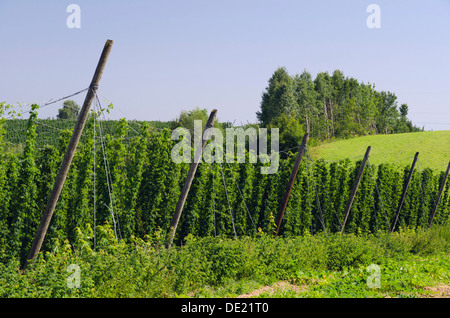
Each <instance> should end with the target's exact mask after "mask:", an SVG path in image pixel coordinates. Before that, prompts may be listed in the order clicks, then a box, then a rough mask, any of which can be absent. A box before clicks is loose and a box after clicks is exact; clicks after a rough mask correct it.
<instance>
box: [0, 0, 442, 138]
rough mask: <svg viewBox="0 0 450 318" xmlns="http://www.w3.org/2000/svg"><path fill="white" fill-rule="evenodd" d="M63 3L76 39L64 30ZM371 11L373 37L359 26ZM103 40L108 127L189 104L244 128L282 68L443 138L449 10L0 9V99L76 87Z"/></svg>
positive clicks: (35, 97)
mask: <svg viewBox="0 0 450 318" xmlns="http://www.w3.org/2000/svg"><path fill="white" fill-rule="evenodd" d="M71 3H75V4H78V5H79V6H80V8H81V28H79V29H70V28H68V27H67V25H66V19H67V17H68V16H69V15H70V13H67V12H66V8H67V6H68V5H69V4H71ZM371 3H375V4H378V5H379V6H380V8H381V28H379V29H369V28H368V27H367V25H366V19H367V17H368V16H369V15H370V13H368V12H366V8H367V6H368V5H369V4H371ZM106 39H112V40H114V45H113V48H112V51H111V55H110V57H109V60H108V64H107V66H106V69H105V72H104V75H103V78H102V81H101V83H100V88H99V96H100V97H101V98H102V99H103V100H108V101H111V102H113V104H114V106H115V109H114V111H113V113H112V115H111V116H112V117H113V118H120V117H126V118H128V119H140V120H170V119H175V118H176V117H177V116H178V115H179V113H180V111H181V110H183V109H192V108H193V107H195V106H199V107H201V108H207V109H208V110H211V109H212V108H217V109H218V118H219V120H220V121H231V122H233V121H235V123H236V124H239V123H246V122H256V115H255V113H256V111H257V110H258V109H259V106H260V102H261V94H262V93H263V91H264V89H265V87H266V86H267V80H268V79H269V78H270V76H271V75H272V73H273V72H274V71H275V69H276V68H277V67H280V66H284V67H286V69H287V70H288V72H289V73H290V74H292V75H294V74H296V73H301V72H303V70H305V69H306V70H307V71H309V72H310V73H311V74H312V75H313V76H315V75H316V74H317V73H318V72H322V71H328V72H329V73H332V72H333V71H334V70H335V69H340V70H342V71H343V72H344V74H345V75H346V76H351V77H355V78H357V79H358V80H359V81H364V82H366V83H367V82H370V83H374V84H375V86H376V89H377V90H388V91H391V92H394V93H395V94H396V95H397V97H398V102H399V105H400V104H401V103H408V105H409V109H410V114H409V118H410V119H412V120H413V122H414V123H415V124H416V125H419V126H423V125H424V126H425V128H426V129H433V130H440V129H450V62H449V59H450V1H449V0H430V1H403V0H397V1H378V0H370V1H364V0H341V1H336V0H334V1H332V0H330V1H326V0H322V1H300V0H295V1H294V0H290V1H287V0H277V1H268V0H259V1H257V0H240V1H235V0H228V1H225V0H222V1H216V0H208V1H207V0H203V1H197V0H195V1H194V0H184V1H173V0H166V1H154V0H150V1H136V0H132V1H112V0H109V1H78V0H71V1H61V0H59V1H22V0H18V1H10V0H6V1H5V0H0V45H1V50H0V73H1V76H0V101H6V102H7V103H12V104H15V103H18V102H25V103H32V102H37V103H43V102H46V101H48V100H49V99H51V98H59V97H62V96H66V95H68V94H70V93H73V92H76V91H78V90H81V89H83V88H86V87H87V86H88V85H89V83H90V80H91V78H92V74H93V72H94V69H95V66H96V64H97V61H98V58H99V55H100V53H101V50H102V48H103V45H104V42H105V41H106ZM83 98H84V94H82V96H77V98H76V100H77V101H78V102H79V103H80V104H81V103H82V101H83ZM58 107H59V105H54V107H47V108H45V109H42V110H41V112H40V117H54V116H56V113H57V109H58ZM424 123H434V124H424Z"/></svg>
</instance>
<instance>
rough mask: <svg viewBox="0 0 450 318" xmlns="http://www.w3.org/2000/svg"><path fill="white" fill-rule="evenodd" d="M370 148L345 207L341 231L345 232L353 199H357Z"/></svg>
mask: <svg viewBox="0 0 450 318" xmlns="http://www.w3.org/2000/svg"><path fill="white" fill-rule="evenodd" d="M370 149H371V148H370V146H369V147H367V150H366V154H365V155H364V159H363V161H362V163H361V166H360V167H359V171H358V174H357V176H356V180H355V183H354V185H353V189H352V192H351V193H350V198H349V199H348V202H347V207H346V208H345V217H344V223H343V224H342V228H341V233H344V228H345V223H347V218H348V215H349V213H350V210H351V209H352V205H353V200H354V199H355V195H356V191H357V190H358V187H359V183H360V181H361V177H362V175H363V172H364V167H365V166H366V162H367V159H369V153H370Z"/></svg>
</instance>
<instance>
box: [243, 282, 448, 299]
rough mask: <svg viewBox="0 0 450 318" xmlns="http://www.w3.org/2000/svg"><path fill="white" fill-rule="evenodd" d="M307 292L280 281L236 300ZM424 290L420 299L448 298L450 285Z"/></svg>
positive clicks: (304, 287)
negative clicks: (290, 292) (283, 293)
mask: <svg viewBox="0 0 450 318" xmlns="http://www.w3.org/2000/svg"><path fill="white" fill-rule="evenodd" d="M307 290H308V286H297V285H294V284H291V283H289V282H286V281H280V282H277V283H274V284H272V285H271V286H263V287H261V288H258V289H255V290H253V291H251V292H250V293H247V294H242V295H239V296H237V297H236V298H251V297H258V296H259V295H261V294H269V295H272V294H273V293H277V294H279V293H282V292H285V291H293V292H294V293H300V292H304V291H307ZM424 290H426V291H430V292H431V294H422V295H419V297H421V298H450V285H438V286H433V287H425V288H424Z"/></svg>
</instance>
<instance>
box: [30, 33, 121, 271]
mask: <svg viewBox="0 0 450 318" xmlns="http://www.w3.org/2000/svg"><path fill="white" fill-rule="evenodd" d="M112 44H113V41H112V40H107V41H106V43H105V46H104V48H103V51H102V54H101V56H100V60H99V61H98V64H97V68H96V69H95V73H94V76H93V78H92V81H91V85H90V86H89V90H88V92H87V94H86V98H85V100H84V103H83V107H82V108H81V111H80V114H79V116H78V120H77V123H76V125H75V128H74V130H73V134H72V137H71V138H70V142H69V145H68V146H67V150H66V154H65V155H64V159H63V161H62V164H61V167H60V170H59V173H58V175H57V177H56V180H55V184H54V186H53V190H52V192H51V194H50V198H49V200H48V202H47V205H46V207H45V210H44V214H43V215H42V218H41V222H40V224H39V228H38V230H37V232H36V236H35V238H34V240H33V243H32V245H31V248H30V251H29V253H28V260H27V262H25V264H24V267H23V269H25V268H26V266H27V263H28V261H29V260H32V259H35V258H36V256H37V254H38V253H39V251H40V249H41V246H42V242H43V241H44V238H45V234H46V233H47V229H48V226H49V224H50V220H51V219H52V216H53V212H54V211H55V207H56V203H57V202H58V198H59V195H60V194H61V190H62V187H63V186H64V181H65V180H66V177H67V173H68V172H69V168H70V164H71V163H72V159H73V156H74V154H75V149H76V148H77V145H78V141H79V140H80V137H81V133H82V132H83V128H84V124H85V122H86V119H87V117H88V115H89V109H90V107H91V104H92V101H93V100H94V97H95V93H96V91H97V89H98V84H99V82H100V79H101V77H102V74H103V70H104V68H105V65H106V61H107V60H108V56H109V53H110V51H111V47H112Z"/></svg>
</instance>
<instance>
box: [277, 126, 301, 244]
mask: <svg viewBox="0 0 450 318" xmlns="http://www.w3.org/2000/svg"><path fill="white" fill-rule="evenodd" d="M308 139H309V134H308V133H306V134H305V136H303V141H302V143H301V145H300V148H299V149H298V154H297V159H296V160H295V164H294V168H293V169H292V173H291V176H290V177H289V181H288V183H287V186H286V191H285V192H284V196H283V200H282V201H281V206H280V210H279V212H278V215H277V222H276V224H277V231H276V233H275V237H277V235H278V231H279V230H280V227H281V221H282V220H283V216H284V211H285V210H286V207H287V204H288V201H289V196H290V195H291V190H292V187H293V186H294V181H295V177H296V176H297V172H298V168H299V167H300V163H301V162H302V157H303V154H304V153H305V148H306V143H307V142H308Z"/></svg>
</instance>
